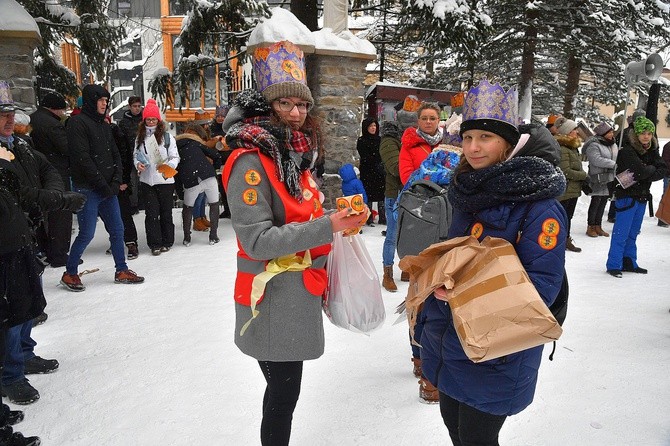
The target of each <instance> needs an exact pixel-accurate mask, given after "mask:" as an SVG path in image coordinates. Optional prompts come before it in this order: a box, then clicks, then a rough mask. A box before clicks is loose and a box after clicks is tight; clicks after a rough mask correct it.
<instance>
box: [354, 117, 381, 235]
mask: <svg viewBox="0 0 670 446" xmlns="http://www.w3.org/2000/svg"><path fill="white" fill-rule="evenodd" d="M380 141H381V138H380V137H379V123H378V122H377V120H376V119H374V118H365V119H364V120H363V123H362V124H361V136H360V137H359V138H358V142H357V143H356V150H357V151H358V154H359V155H360V157H361V162H360V165H359V170H360V172H361V181H362V182H363V187H365V193H366V194H367V195H368V203H367V205H368V207H369V208H370V209H372V203H373V202H377V212H379V223H380V224H386V214H385V212H384V189H385V186H386V172H385V170H384V165H383V164H382V158H381V156H380V155H379V143H380ZM372 222H373V217H372V214H370V218H369V219H368V222H367V224H368V225H370V226H373V224H372Z"/></svg>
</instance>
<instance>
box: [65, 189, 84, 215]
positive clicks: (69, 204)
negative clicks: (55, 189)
mask: <svg viewBox="0 0 670 446" xmlns="http://www.w3.org/2000/svg"><path fill="white" fill-rule="evenodd" d="M84 204H86V195H84V194H80V193H79V192H70V191H65V192H63V208H62V209H63V210H64V211H71V212H75V213H77V212H79V211H81V210H82V209H84Z"/></svg>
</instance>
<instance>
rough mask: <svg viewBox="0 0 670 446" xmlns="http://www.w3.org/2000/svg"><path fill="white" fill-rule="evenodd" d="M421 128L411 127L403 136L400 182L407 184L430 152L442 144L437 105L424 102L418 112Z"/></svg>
mask: <svg viewBox="0 0 670 446" xmlns="http://www.w3.org/2000/svg"><path fill="white" fill-rule="evenodd" d="M417 115H418V116H419V127H418V128H414V127H410V128H408V129H407V130H405V133H403V135H402V139H401V144H402V145H401V147H400V156H399V157H398V170H399V171H400V181H402V184H405V183H407V180H408V179H409V176H410V175H411V174H412V172H414V171H415V170H416V169H418V168H419V166H420V165H421V161H423V160H425V159H426V158H427V157H428V155H429V154H430V152H432V151H433V149H434V148H435V147H437V146H438V145H439V144H440V142H442V132H441V131H440V129H439V128H438V124H439V123H440V107H439V106H438V105H437V104H435V103H429V102H422V103H421V105H420V106H419V109H418V110H417Z"/></svg>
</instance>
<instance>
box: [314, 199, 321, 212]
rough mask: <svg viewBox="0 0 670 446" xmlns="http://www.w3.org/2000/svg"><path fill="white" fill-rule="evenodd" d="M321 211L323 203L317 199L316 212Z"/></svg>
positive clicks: (315, 201) (315, 203)
mask: <svg viewBox="0 0 670 446" xmlns="http://www.w3.org/2000/svg"><path fill="white" fill-rule="evenodd" d="M320 209H321V202H320V201H319V200H317V199H315V200H314V212H319V210H320Z"/></svg>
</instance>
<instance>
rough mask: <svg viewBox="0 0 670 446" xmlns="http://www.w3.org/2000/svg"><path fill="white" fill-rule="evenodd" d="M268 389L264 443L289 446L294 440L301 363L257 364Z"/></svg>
mask: <svg viewBox="0 0 670 446" xmlns="http://www.w3.org/2000/svg"><path fill="white" fill-rule="evenodd" d="M258 365H260V367H261V371H262V372H263V376H264V377H265V382H267V387H266V388H265V395H264V396H263V421H262V422H261V444H262V445H263V446H287V445H288V442H289V438H290V437H291V423H292V421H293V411H294V410H295V406H296V404H297V403H298V397H299V396H300V383H301V381H302V361H292V362H272V361H258Z"/></svg>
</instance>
